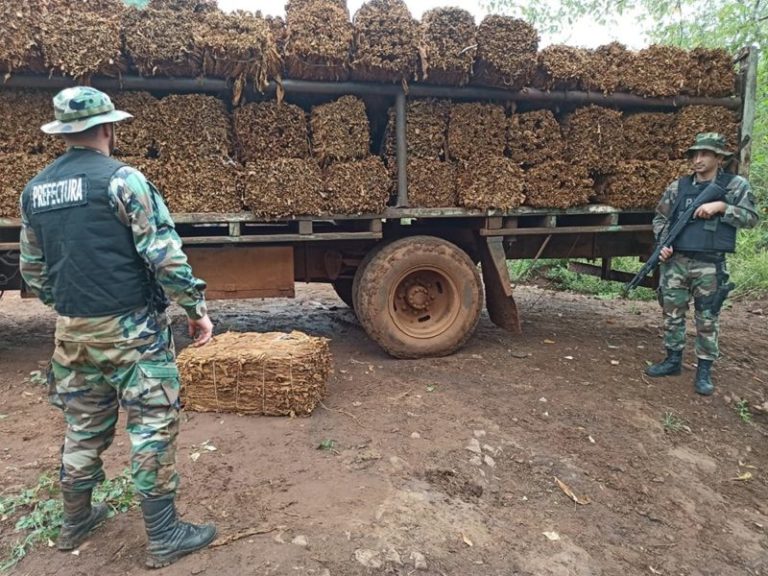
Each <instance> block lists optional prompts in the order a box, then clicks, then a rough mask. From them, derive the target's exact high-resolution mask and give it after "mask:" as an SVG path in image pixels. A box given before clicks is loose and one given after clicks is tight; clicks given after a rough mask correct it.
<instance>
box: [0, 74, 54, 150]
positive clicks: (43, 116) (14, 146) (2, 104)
mask: <svg viewBox="0 0 768 576" xmlns="http://www.w3.org/2000/svg"><path fill="white" fill-rule="evenodd" d="M55 94H56V93H55V92H48V91H46V90H12V89H0V118H2V122H0V152H8V153H10V152H22V153H30V154H41V153H46V154H48V155H51V156H55V155H58V154H60V153H61V152H63V151H64V150H65V148H66V146H65V145H64V141H63V140H62V139H61V138H60V137H57V136H49V135H47V134H45V133H44V132H43V131H42V130H40V127H41V126H42V125H43V124H45V123H47V122H50V121H52V120H53V119H54V116H53V97H54V95H55Z"/></svg>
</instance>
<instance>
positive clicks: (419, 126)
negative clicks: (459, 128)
mask: <svg viewBox="0 0 768 576" xmlns="http://www.w3.org/2000/svg"><path fill="white" fill-rule="evenodd" d="M450 109H451V103H450V101H448V100H435V99H432V98H429V99H426V100H409V101H408V105H407V108H406V128H405V134H406V136H405V138H406V143H407V145H408V157H409V158H414V157H415V158H430V159H435V160H437V159H439V158H445V145H446V137H447V132H448V115H449V114H450ZM395 132H396V130H395V110H394V108H392V109H390V111H389V122H388V123H387V130H386V135H385V138H384V153H385V154H386V155H387V156H388V157H390V158H394V156H395V154H396V147H397V146H396V134H395Z"/></svg>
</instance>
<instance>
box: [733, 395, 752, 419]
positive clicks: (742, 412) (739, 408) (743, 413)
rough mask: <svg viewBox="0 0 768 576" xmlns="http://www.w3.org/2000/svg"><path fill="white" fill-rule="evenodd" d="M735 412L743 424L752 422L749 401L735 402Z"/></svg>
mask: <svg viewBox="0 0 768 576" xmlns="http://www.w3.org/2000/svg"><path fill="white" fill-rule="evenodd" d="M736 413H737V414H738V415H739V418H741V421H742V422H744V423H745V424H750V423H751V422H752V412H751V411H750V410H749V402H748V401H747V400H739V401H738V402H736Z"/></svg>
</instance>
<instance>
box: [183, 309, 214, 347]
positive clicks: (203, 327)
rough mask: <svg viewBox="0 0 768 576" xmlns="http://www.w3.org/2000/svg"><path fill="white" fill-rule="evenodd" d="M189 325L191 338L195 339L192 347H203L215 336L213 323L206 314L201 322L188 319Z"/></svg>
mask: <svg viewBox="0 0 768 576" xmlns="http://www.w3.org/2000/svg"><path fill="white" fill-rule="evenodd" d="M187 324H188V325H189V337H190V338H194V342H192V346H202V345H203V344H205V343H206V342H208V341H209V340H210V339H211V336H212V335H213V322H211V319H210V318H209V317H208V315H207V314H206V315H205V316H203V317H202V318H200V319H199V320H192V319H191V318H188V319H187Z"/></svg>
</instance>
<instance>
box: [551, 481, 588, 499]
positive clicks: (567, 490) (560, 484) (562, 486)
mask: <svg viewBox="0 0 768 576" xmlns="http://www.w3.org/2000/svg"><path fill="white" fill-rule="evenodd" d="M555 482H557V485H558V487H559V488H560V490H562V491H563V492H564V493H565V495H566V496H568V497H569V498H570V499H571V500H573V501H574V502H576V504H582V505H583V504H589V498H586V497H584V498H581V499H580V498H579V497H578V496H576V494H574V493H573V490H571V488H570V486H568V485H567V484H566V483H565V482H563V481H562V480H560V479H559V478H558V477H557V476H555Z"/></svg>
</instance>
